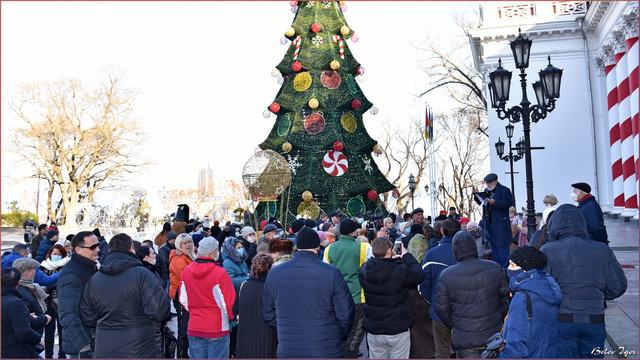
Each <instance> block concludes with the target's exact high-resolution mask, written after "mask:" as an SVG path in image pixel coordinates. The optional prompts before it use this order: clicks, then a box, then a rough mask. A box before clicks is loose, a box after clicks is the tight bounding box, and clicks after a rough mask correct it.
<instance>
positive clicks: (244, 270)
mask: <svg viewBox="0 0 640 360" xmlns="http://www.w3.org/2000/svg"><path fill="white" fill-rule="evenodd" d="M234 241H235V239H234V238H229V239H227V240H225V241H224V243H223V244H222V256H223V257H224V261H223V262H222V267H223V268H224V269H225V270H226V271H227V273H228V274H229V277H231V282H233V288H234V289H235V290H236V294H237V293H238V292H239V291H240V285H242V283H243V282H245V281H246V280H248V279H249V271H250V270H249V267H248V266H247V264H246V263H245V262H244V260H245V258H246V255H245V256H240V253H238V250H236V248H235V247H234V246H233V243H234Z"/></svg>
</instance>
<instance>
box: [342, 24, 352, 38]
mask: <svg viewBox="0 0 640 360" xmlns="http://www.w3.org/2000/svg"><path fill="white" fill-rule="evenodd" d="M349 31H351V29H349V27H348V26H347V25H342V27H341V28H340V33H341V34H342V35H344V36H347V35H349Z"/></svg>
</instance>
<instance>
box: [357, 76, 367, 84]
mask: <svg viewBox="0 0 640 360" xmlns="http://www.w3.org/2000/svg"><path fill="white" fill-rule="evenodd" d="M365 80H367V79H366V78H365V77H364V75H358V76H356V81H357V82H358V84H362V83H364V82H365Z"/></svg>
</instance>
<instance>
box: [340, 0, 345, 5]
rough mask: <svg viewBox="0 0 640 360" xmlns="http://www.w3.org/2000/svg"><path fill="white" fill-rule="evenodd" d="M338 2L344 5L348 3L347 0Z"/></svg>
mask: <svg viewBox="0 0 640 360" xmlns="http://www.w3.org/2000/svg"><path fill="white" fill-rule="evenodd" d="M338 3H339V4H340V5H344V4H345V3H346V1H338Z"/></svg>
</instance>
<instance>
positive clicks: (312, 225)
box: [304, 219, 316, 229]
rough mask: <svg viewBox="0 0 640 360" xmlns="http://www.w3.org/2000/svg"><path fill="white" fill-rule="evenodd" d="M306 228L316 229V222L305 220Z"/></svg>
mask: <svg viewBox="0 0 640 360" xmlns="http://www.w3.org/2000/svg"><path fill="white" fill-rule="evenodd" d="M304 226H306V227H308V228H312V229H313V228H314V227H316V222H315V221H313V220H311V219H305V220H304Z"/></svg>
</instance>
